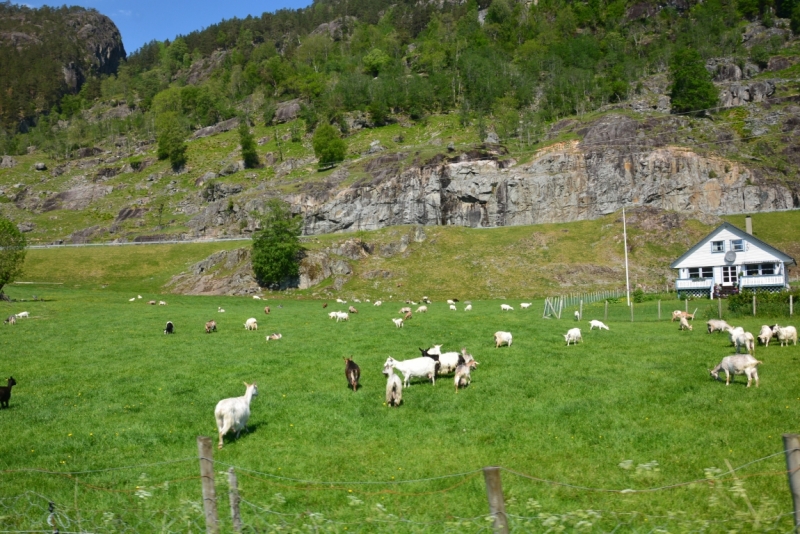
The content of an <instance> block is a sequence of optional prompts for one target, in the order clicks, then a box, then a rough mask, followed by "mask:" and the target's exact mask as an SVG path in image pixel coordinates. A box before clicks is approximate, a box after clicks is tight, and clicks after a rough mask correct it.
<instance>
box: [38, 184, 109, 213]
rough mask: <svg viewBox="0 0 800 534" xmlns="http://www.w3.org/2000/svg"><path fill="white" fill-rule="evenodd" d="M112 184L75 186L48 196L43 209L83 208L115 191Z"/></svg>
mask: <svg viewBox="0 0 800 534" xmlns="http://www.w3.org/2000/svg"><path fill="white" fill-rule="evenodd" d="M113 189H114V188H113V187H111V186H110V185H98V184H89V185H81V186H78V187H74V188H72V189H69V190H67V191H64V192H61V193H58V194H56V195H53V196H50V197H48V198H47V199H46V200H45V201H44V203H43V204H42V207H41V209H42V211H53V210H58V209H62V210H82V209H84V208H86V207H88V206H89V204H91V203H92V202H93V201H94V200H97V199H101V198H103V197H104V196H106V195H108V194H109V193H111V191H113Z"/></svg>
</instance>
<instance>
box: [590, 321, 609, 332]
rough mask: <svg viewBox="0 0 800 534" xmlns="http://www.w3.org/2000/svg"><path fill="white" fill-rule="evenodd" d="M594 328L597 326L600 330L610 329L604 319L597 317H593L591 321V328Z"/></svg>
mask: <svg viewBox="0 0 800 534" xmlns="http://www.w3.org/2000/svg"><path fill="white" fill-rule="evenodd" d="M592 328H597V329H598V330H608V327H607V326H606V324H605V323H604V322H603V321H598V320H597V319H592V320H591V321H589V330H591V329H592Z"/></svg>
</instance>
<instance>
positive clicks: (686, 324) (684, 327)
mask: <svg viewBox="0 0 800 534" xmlns="http://www.w3.org/2000/svg"><path fill="white" fill-rule="evenodd" d="M670 322H672V321H670ZM691 329H692V325H690V324H689V321H687V320H686V317H681V320H680V324H679V325H678V330H691Z"/></svg>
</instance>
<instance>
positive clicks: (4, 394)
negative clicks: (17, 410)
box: [0, 376, 17, 408]
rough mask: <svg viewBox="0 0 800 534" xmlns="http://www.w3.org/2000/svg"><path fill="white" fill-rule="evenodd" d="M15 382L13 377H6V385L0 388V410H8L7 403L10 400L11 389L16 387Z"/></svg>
mask: <svg viewBox="0 0 800 534" xmlns="http://www.w3.org/2000/svg"><path fill="white" fill-rule="evenodd" d="M16 385H17V381H16V380H14V377H13V376H9V377H8V385H7V386H5V387H0V408H8V401H9V400H11V387H12V386H16Z"/></svg>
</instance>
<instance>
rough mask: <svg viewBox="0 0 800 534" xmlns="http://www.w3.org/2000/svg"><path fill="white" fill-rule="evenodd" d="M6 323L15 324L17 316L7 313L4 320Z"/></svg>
mask: <svg viewBox="0 0 800 534" xmlns="http://www.w3.org/2000/svg"><path fill="white" fill-rule="evenodd" d="M3 322H4V323H6V324H17V316H16V315H9V316H8V317H7V318H6V320H5V321H3Z"/></svg>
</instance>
